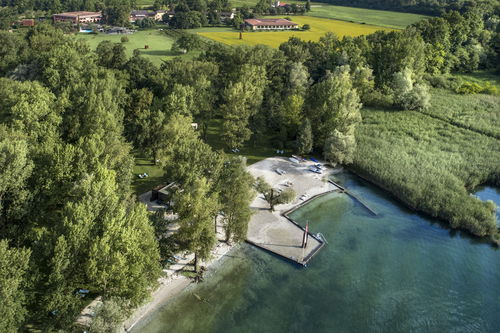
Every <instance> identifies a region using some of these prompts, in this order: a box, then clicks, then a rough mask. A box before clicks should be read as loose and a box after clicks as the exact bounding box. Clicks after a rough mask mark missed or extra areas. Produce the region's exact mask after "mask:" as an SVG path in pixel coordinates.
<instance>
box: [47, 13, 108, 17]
mask: <svg viewBox="0 0 500 333" xmlns="http://www.w3.org/2000/svg"><path fill="white" fill-rule="evenodd" d="M55 15H57V16H71V17H77V16H80V17H81V16H100V15H101V12H67V13H60V14H55Z"/></svg>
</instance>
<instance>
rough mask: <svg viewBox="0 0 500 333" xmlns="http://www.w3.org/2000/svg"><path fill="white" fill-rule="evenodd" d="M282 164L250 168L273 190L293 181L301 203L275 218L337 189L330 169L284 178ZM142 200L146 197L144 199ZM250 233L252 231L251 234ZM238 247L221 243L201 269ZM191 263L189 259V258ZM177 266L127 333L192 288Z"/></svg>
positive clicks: (303, 169)
mask: <svg viewBox="0 0 500 333" xmlns="http://www.w3.org/2000/svg"><path fill="white" fill-rule="evenodd" d="M276 163H279V164H280V165H281V166H282V165H283V163H290V162H288V160H287V159H286V158H284V157H273V158H268V159H265V160H263V161H260V162H257V163H255V164H252V165H251V166H249V167H247V170H248V171H249V172H250V173H251V174H252V175H253V176H254V177H258V176H263V177H264V178H265V179H266V181H268V182H269V183H270V184H271V185H272V186H277V185H278V184H279V183H281V182H283V179H289V180H290V181H291V182H293V183H294V186H293V188H294V189H295V190H296V192H297V199H296V200H294V201H293V202H292V203H290V204H286V205H280V206H279V207H277V209H276V211H275V212H273V213H272V214H273V215H274V214H276V215H279V214H280V213H281V212H284V211H287V210H290V209H292V208H294V207H296V206H299V205H301V204H303V203H304V201H307V200H308V199H310V198H311V197H314V196H315V195H317V194H321V193H324V192H327V191H329V190H331V189H332V188H333V187H332V185H331V184H328V183H327V182H325V181H323V180H322V178H323V177H325V176H326V177H329V176H330V175H331V174H332V173H333V170H332V169H331V168H328V169H327V170H325V172H324V174H323V176H321V177H320V175H316V174H312V173H310V172H308V171H307V167H308V166H310V165H313V164H314V163H312V162H304V163H303V164H302V163H301V164H302V165H301V167H300V169H301V170H300V172H297V173H291V174H288V175H284V176H279V175H278V174H277V173H276V172H275V165H276ZM301 195H305V200H299V197H300V196H301ZM260 196H261V195H260V194H258V195H256V198H255V200H254V201H253V202H252V208H254V209H257V210H260V209H262V208H267V207H265V205H263V204H264V203H263V202H262V200H261V199H259V197H260ZM141 197H142V196H141ZM256 215H259V214H258V213H257V214H255V215H254V217H253V218H255V217H256ZM219 229H221V230H218V238H219V239H223V236H224V235H223V232H222V231H223V230H222V228H220V227H219ZM249 232H250V231H249ZM235 247H236V246H235V245H233V246H228V245H227V244H226V243H219V244H218V245H217V247H216V248H215V249H214V250H213V252H212V259H211V260H209V261H207V262H203V263H201V265H203V266H205V267H207V268H208V272H209V274H210V271H211V270H212V269H213V268H214V266H215V264H216V263H217V262H219V260H220V259H221V258H223V257H224V256H226V255H227V254H228V253H229V252H230V251H232V250H233V249H234V248H235ZM186 260H188V261H189V258H186ZM173 266H177V267H176V270H172V269H170V271H168V270H164V272H165V273H166V274H167V277H166V278H165V277H162V278H160V279H159V283H160V286H159V287H158V288H157V289H156V290H155V291H154V292H152V294H151V300H150V301H148V302H147V303H145V304H144V305H142V306H141V307H139V308H137V309H136V310H135V311H134V312H133V314H132V315H131V316H130V317H129V318H128V319H127V320H125V321H124V323H123V325H122V327H123V330H124V332H134V327H140V326H141V322H142V323H144V322H143V321H145V320H146V319H147V318H149V317H150V316H151V315H152V314H154V313H155V312H156V311H158V310H159V309H160V308H161V307H163V306H165V305H166V304H167V303H169V302H170V301H172V300H173V299H175V297H176V296H178V295H180V294H181V293H182V292H183V291H185V290H186V289H188V287H190V286H191V285H192V282H193V281H192V280H191V279H190V278H188V277H186V276H183V275H181V274H180V272H179V271H178V270H180V269H181V267H182V264H180V265H179V264H178V265H173Z"/></svg>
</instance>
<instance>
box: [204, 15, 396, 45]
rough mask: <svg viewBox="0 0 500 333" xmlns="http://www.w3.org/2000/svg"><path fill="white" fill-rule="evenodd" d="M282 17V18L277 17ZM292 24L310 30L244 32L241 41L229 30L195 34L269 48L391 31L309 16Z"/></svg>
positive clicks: (294, 18) (238, 43) (297, 17)
mask: <svg viewBox="0 0 500 333" xmlns="http://www.w3.org/2000/svg"><path fill="white" fill-rule="evenodd" d="M279 17H284V16H279ZM292 20H293V22H295V23H297V24H299V26H303V25H304V24H309V25H310V26H311V29H310V30H308V31H256V32H244V33H243V39H239V37H240V33H239V32H238V31H236V30H232V29H231V28H227V30H226V31H223V30H222V31H221V28H216V29H218V30H217V31H209V30H208V29H206V30H208V31H205V32H197V33H198V34H199V35H201V36H203V37H206V38H210V39H212V40H215V41H218V42H221V43H224V44H228V45H257V44H264V45H268V46H271V47H278V46H279V45H280V44H282V43H284V42H286V41H287V40H288V38H290V37H292V36H295V37H298V38H301V39H303V40H306V41H309V40H311V41H318V40H319V39H320V37H322V36H324V35H325V34H326V33H327V32H333V33H334V34H336V35H337V36H339V37H343V36H360V35H368V34H371V33H374V32H375V31H377V30H392V29H389V28H385V27H380V26H374V25H368V24H358V23H351V22H345V21H339V20H331V19H325V18H318V17H310V16H293V17H292Z"/></svg>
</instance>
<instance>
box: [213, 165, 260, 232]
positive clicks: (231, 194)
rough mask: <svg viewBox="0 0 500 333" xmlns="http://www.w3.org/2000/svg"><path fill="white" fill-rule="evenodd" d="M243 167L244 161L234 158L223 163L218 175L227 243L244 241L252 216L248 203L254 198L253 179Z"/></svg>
mask: <svg viewBox="0 0 500 333" xmlns="http://www.w3.org/2000/svg"><path fill="white" fill-rule="evenodd" d="M245 167H246V163H245V160H244V159H242V158H239V157H234V158H231V159H229V160H227V161H226V162H225V163H224V167H223V169H222V172H221V175H220V180H219V183H220V184H219V190H220V202H221V210H222V211H223V212H224V215H223V220H224V227H225V233H226V241H227V242H230V241H231V240H233V241H235V242H241V241H244V240H245V239H246V235H247V230H248V222H249V221H250V217H251V215H252V210H251V209H250V203H251V202H252V199H253V197H254V191H253V188H252V184H253V182H254V179H253V177H252V176H251V175H250V174H249V173H248V172H247V171H246V168H245Z"/></svg>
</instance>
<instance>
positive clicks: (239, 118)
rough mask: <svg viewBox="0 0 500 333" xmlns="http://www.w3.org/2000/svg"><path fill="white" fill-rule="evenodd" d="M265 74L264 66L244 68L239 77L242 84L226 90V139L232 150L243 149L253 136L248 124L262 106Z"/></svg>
mask: <svg viewBox="0 0 500 333" xmlns="http://www.w3.org/2000/svg"><path fill="white" fill-rule="evenodd" d="M265 73H266V72H265V68H264V67H263V66H254V65H243V66H242V68H241V69H240V71H239V73H238V74H237V77H238V81H236V82H231V83H230V84H229V86H228V87H227V88H226V89H225V90H224V94H223V98H224V105H223V106H222V117H223V122H222V137H223V138H224V141H225V142H226V145H227V147H228V148H241V146H242V145H243V143H244V142H246V141H248V140H249V139H250V136H251V135H252V131H251V130H250V129H249V126H248V124H249V120H250V117H252V116H253V115H255V114H257V112H258V110H259V107H260V105H261V104H262V96H263V95H262V94H263V91H264V88H265V86H266V75H265Z"/></svg>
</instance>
